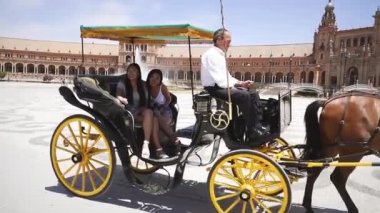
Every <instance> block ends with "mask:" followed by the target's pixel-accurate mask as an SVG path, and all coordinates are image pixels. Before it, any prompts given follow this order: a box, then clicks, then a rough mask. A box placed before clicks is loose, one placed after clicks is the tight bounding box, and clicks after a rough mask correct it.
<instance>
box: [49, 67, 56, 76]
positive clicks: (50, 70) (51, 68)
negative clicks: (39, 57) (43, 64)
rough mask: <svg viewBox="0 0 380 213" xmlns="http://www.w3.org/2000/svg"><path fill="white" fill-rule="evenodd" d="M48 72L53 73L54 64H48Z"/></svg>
mask: <svg viewBox="0 0 380 213" xmlns="http://www.w3.org/2000/svg"><path fill="white" fill-rule="evenodd" d="M48 74H51V75H55V66H54V65H49V66H48Z"/></svg>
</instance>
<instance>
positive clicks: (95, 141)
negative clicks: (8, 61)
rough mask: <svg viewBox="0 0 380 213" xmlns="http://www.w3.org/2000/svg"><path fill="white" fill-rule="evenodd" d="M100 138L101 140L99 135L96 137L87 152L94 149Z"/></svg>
mask: <svg viewBox="0 0 380 213" xmlns="http://www.w3.org/2000/svg"><path fill="white" fill-rule="evenodd" d="M100 138H101V137H100V135H99V136H98V137H96V139H95V140H94V143H92V144H91V146H89V147H88V150H91V149H92V147H94V146H95V144H97V143H98V142H99V140H100Z"/></svg>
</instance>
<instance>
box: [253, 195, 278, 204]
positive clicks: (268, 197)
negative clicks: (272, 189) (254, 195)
mask: <svg viewBox="0 0 380 213" xmlns="http://www.w3.org/2000/svg"><path fill="white" fill-rule="evenodd" d="M258 195H260V196H261V197H262V198H265V199H266V200H270V201H272V202H276V203H282V200H280V199H278V198H275V197H271V196H268V195H265V194H262V193H258Z"/></svg>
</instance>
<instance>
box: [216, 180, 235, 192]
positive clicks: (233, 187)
mask: <svg viewBox="0 0 380 213" xmlns="http://www.w3.org/2000/svg"><path fill="white" fill-rule="evenodd" d="M215 185H218V186H225V187H227V188H228V189H230V190H233V191H238V190H239V187H238V186H233V185H231V184H228V183H221V182H217V181H215Z"/></svg>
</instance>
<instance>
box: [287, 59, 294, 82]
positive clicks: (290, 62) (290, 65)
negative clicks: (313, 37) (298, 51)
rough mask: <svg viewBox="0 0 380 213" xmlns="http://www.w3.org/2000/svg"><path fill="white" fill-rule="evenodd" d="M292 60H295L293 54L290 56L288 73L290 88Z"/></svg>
mask: <svg viewBox="0 0 380 213" xmlns="http://www.w3.org/2000/svg"><path fill="white" fill-rule="evenodd" d="M292 61H293V55H291V56H290V58H289V73H288V79H287V80H288V89H290V83H291V82H290V80H291V79H290V75H291V73H292Z"/></svg>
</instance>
